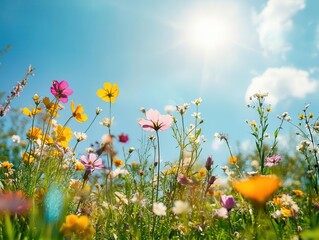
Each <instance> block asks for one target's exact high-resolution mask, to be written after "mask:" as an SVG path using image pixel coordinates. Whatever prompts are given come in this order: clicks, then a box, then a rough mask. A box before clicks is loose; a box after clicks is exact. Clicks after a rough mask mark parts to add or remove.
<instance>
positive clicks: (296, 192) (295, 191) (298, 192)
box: [292, 189, 303, 197]
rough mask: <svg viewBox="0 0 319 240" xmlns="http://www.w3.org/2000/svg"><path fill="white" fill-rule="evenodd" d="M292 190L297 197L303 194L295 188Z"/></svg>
mask: <svg viewBox="0 0 319 240" xmlns="http://www.w3.org/2000/svg"><path fill="white" fill-rule="evenodd" d="M292 192H293V193H294V194H296V195H297V196H298V197H302V196H303V192H302V191H301V190H299V189H296V190H292Z"/></svg>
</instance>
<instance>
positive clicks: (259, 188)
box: [232, 175, 281, 204]
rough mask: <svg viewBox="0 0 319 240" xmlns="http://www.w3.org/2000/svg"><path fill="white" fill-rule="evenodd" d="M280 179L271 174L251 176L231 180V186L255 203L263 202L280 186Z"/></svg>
mask: <svg viewBox="0 0 319 240" xmlns="http://www.w3.org/2000/svg"><path fill="white" fill-rule="evenodd" d="M280 184H281V182H280V179H279V178H277V177H276V176H273V175H267V176H266V175H260V176H253V177H250V178H247V179H244V180H237V181H233V182H232V186H233V188H234V189H235V190H236V191H237V192H239V193H240V194H242V195H243V196H244V197H246V198H248V199H251V200H252V201H254V202H255V203H257V204H263V203H265V202H266V200H267V199H268V198H269V197H270V196H271V195H272V194H273V193H274V192H275V191H276V190H277V189H278V188H279V187H280Z"/></svg>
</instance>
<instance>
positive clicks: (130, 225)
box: [0, 66, 319, 240]
mask: <svg viewBox="0 0 319 240" xmlns="http://www.w3.org/2000/svg"><path fill="white" fill-rule="evenodd" d="M33 72H34V69H33V68H32V67H31V66H30V67H29V68H28V70H27V73H26V76H25V78H24V79H23V80H22V81H21V82H19V83H18V84H17V85H16V86H15V87H14V88H13V90H12V92H11V93H10V94H9V96H7V98H6V100H5V101H4V103H3V104H2V105H1V109H0V116H1V119H0V120H1V124H2V125H1V129H0V130H1V132H0V134H1V135H0V136H1V148H0V164H1V165H0V166H1V168H0V188H1V193H0V218H1V221H0V236H1V239H9V240H14V239H318V236H319V228H318V221H319V214H318V211H319V198H318V191H319V189H318V177H319V167H318V164H319V162H318V158H319V156H318V153H319V148H318V145H317V144H318V142H317V140H318V136H317V134H318V133H319V122H318V121H317V117H316V116H315V114H314V113H312V112H311V111H310V108H311V106H309V105H306V106H305V107H304V109H302V110H301V113H300V114H299V116H298V121H297V122H293V121H292V120H291V118H290V116H289V115H288V113H287V112H284V113H283V114H282V115H281V116H278V126H276V128H275V131H274V132H273V133H268V129H269V128H268V124H269V123H268V117H269V115H271V114H272V109H271V107H270V106H269V105H268V104H267V103H266V102H265V100H266V99H267V97H268V93H261V92H259V93H256V94H254V95H253V96H251V99H250V100H251V101H250V104H249V106H248V109H247V111H253V112H254V113H255V115H256V119H258V120H257V121H247V126H246V127H247V128H248V129H250V131H251V137H252V139H253V140H254V142H255V151H254V153H253V154H252V155H249V154H245V153H238V154H236V155H234V154H233V151H232V149H231V145H230V144H229V139H228V136H227V135H226V134H222V133H216V134H215V137H216V138H217V139H219V140H220V141H221V142H223V144H225V146H227V148H228V150H229V160H228V164H227V165H225V166H220V165H219V163H217V162H216V161H215V160H214V157H213V156H203V154H201V152H202V143H203V141H205V139H204V138H203V137H202V135H201V128H202V125H203V124H207V123H206V122H205V121H204V120H203V119H202V118H201V116H200V107H201V103H202V99H201V98H197V99H195V100H194V101H192V102H191V103H190V104H188V103H185V104H183V105H178V106H176V109H175V111H169V112H168V113H161V112H159V111H158V110H156V109H141V113H140V119H139V120H138V122H137V123H136V124H138V125H139V126H140V128H141V130H142V131H143V134H142V139H139V140H140V145H139V146H135V147H130V146H128V145H127V142H128V140H129V138H138V136H128V135H126V134H125V133H117V132H114V131H113V129H112V124H113V117H114V116H113V115H112V109H114V108H116V107H117V106H116V103H117V100H118V99H119V98H121V92H120V86H118V84H116V83H110V82H105V83H104V85H103V86H98V87H97V89H96V101H97V102H99V103H101V101H103V102H104V106H105V109H103V111H102V109H101V108H96V111H95V116H90V117H88V116H87V114H86V113H85V112H86V110H85V109H84V108H83V106H82V105H81V104H79V103H74V101H73V100H72V96H74V95H75V94H77V93H76V92H73V90H72V86H69V84H68V82H67V81H66V80H53V81H52V84H51V85H48V86H47V87H48V89H50V92H51V95H49V96H40V95H38V94H35V95H33V96H30V98H32V99H33V102H34V104H33V105H32V106H31V107H27V106H26V107H24V108H23V109H21V110H19V111H15V110H14V109H12V110H11V111H10V104H11V102H12V101H14V100H15V98H17V97H18V96H19V94H20V93H21V92H22V90H23V89H24V87H27V83H28V81H29V78H32V75H33ZM21 94H23V92H22V93H21ZM203 101H204V100H203ZM60 115H67V116H68V117H69V118H68V119H67V121H66V122H64V123H61V122H59V120H58V119H59V116H60ZM10 116H13V117H14V119H15V120H14V121H15V123H14V124H13V125H12V127H11V128H9V129H8V128H5V127H4V126H5V124H6V123H7V122H6V121H10ZM88 119H91V120H90V121H89V120H88ZM25 120H26V121H27V122H26V121H25ZM71 121H77V122H80V123H82V124H83V129H84V130H81V131H79V130H77V129H71V128H70V127H69V123H70V122H71ZM132 121H133V120H132ZM189 121H192V122H189ZM15 124H20V125H19V127H16V126H14V125H15ZM95 124H101V125H103V126H105V132H104V133H101V137H102V141H101V142H95V143H94V144H91V145H90V144H88V143H86V142H85V140H86V138H87V135H86V134H87V132H88V131H89V130H90V128H91V127H94V125H95ZM286 124H291V125H293V126H294V127H295V129H296V131H297V135H299V137H302V139H303V140H302V141H301V142H300V143H298V144H297V146H296V147H295V148H296V150H295V151H296V152H295V153H294V154H293V155H291V154H290V155H289V154H287V153H286V152H284V151H282V150H281V149H280V148H279V147H278V146H279V145H278V135H279V133H280V131H281V130H282V128H283V126H284V125H286ZM18 131H19V132H18ZM163 131H169V132H170V135H171V142H172V144H175V145H176V146H177V148H178V150H179V155H178V156H176V160H174V161H169V162H162V161H161V154H162V152H163V151H165V149H162V148H161V134H162V133H163ZM269 135H271V136H272V139H273V141H272V144H266V143H265V139H266V138H268V137H269ZM72 138H74V139H76V141H75V145H70V142H71V139H72ZM216 168H221V169H222V170H223V173H219V174H217V173H216V170H217V169H216ZM288 182H289V183H290V184H287V183H288Z"/></svg>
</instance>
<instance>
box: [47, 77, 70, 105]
mask: <svg viewBox="0 0 319 240" xmlns="http://www.w3.org/2000/svg"><path fill="white" fill-rule="evenodd" d="M50 90H51V93H52V94H53V95H54V96H55V97H56V98H57V99H59V101H61V102H63V103H67V102H68V96H70V95H71V94H72V93H73V90H72V89H70V88H69V84H68V83H67V82H66V81H64V80H62V81H61V82H58V81H57V80H54V81H53V83H52V87H51V88H50Z"/></svg>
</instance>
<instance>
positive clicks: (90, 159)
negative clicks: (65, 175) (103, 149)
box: [80, 153, 104, 172]
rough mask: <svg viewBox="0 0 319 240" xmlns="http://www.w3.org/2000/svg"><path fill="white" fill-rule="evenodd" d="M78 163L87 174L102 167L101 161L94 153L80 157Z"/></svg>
mask: <svg viewBox="0 0 319 240" xmlns="http://www.w3.org/2000/svg"><path fill="white" fill-rule="evenodd" d="M80 162H81V163H82V164H83V165H84V167H85V168H86V170H87V171H88V172H93V171H94V170H99V169H102V168H103V167H104V165H103V161H102V159H101V158H97V155H96V154H94V153H89V154H87V155H82V156H81V158H80Z"/></svg>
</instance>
